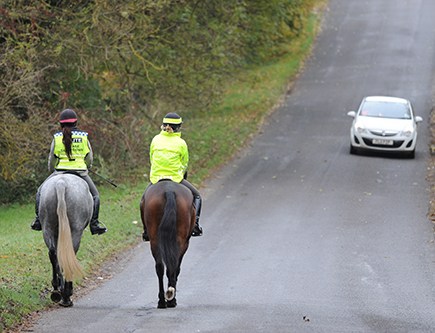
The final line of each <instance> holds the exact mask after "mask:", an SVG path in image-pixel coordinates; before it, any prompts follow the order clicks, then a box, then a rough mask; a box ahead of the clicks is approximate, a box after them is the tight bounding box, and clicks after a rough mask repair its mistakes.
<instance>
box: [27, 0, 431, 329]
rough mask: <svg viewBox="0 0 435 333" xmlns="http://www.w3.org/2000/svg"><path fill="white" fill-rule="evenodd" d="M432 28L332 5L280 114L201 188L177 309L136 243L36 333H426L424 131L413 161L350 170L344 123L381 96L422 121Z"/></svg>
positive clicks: (427, 17) (362, 161)
mask: <svg viewBox="0 0 435 333" xmlns="http://www.w3.org/2000/svg"><path fill="white" fill-rule="evenodd" d="M434 13H435V1H432V0H412V1H409V0H396V1H392V0H391V1H389V0H383V1H379V0H364V1H361V0H331V1H330V4H329V8H328V11H327V13H326V15H325V20H324V24H323V29H322V32H321V34H320V36H319V39H318V41H317V43H316V47H315V49H314V53H313V56H312V58H310V60H309V61H308V62H307V64H306V67H305V70H304V71H303V73H301V75H300V77H299V79H298V81H297V82H296V84H295V85H294V87H293V89H292V91H291V93H289V94H288V96H287V97H286V99H285V102H284V103H283V105H282V107H280V108H279V109H278V110H276V111H275V112H274V113H273V115H271V117H270V118H269V119H268V120H267V122H266V124H265V125H264V127H263V129H262V131H261V134H260V135H259V136H258V137H257V138H256V139H255V140H254V141H253V142H252V145H251V146H250V147H249V148H248V149H247V150H245V151H244V152H243V153H242V154H241V155H240V156H239V157H238V158H236V159H235V160H233V161H232V162H231V163H229V164H228V166H227V167H225V168H224V169H223V170H222V171H221V172H220V173H219V174H217V175H216V176H215V177H214V178H213V179H211V180H210V182H208V183H207V186H206V188H204V189H203V192H204V209H203V215H202V221H203V223H202V224H203V226H204V236H203V237H201V238H195V239H192V241H191V247H190V248H189V250H188V252H187V254H186V256H185V260H184V262H183V265H182V271H181V275H180V278H179V289H178V294H177V296H178V297H177V299H178V304H179V305H178V307H177V308H175V309H166V310H162V309H157V308H156V305H157V277H156V276H155V272H154V262H153V260H152V258H151V255H150V252H149V248H148V244H146V243H144V244H141V245H140V246H138V247H137V248H136V249H135V250H134V251H133V253H132V255H131V257H130V260H129V261H127V262H124V263H123V264H122V267H118V268H119V269H118V270H119V274H117V275H116V276H115V277H114V278H113V279H111V280H110V281H108V282H106V283H104V284H102V285H101V287H99V288H98V289H96V290H95V291H93V292H91V293H90V294H88V295H87V296H86V297H83V298H81V299H75V306H74V307H73V308H69V309H59V310H55V311H49V312H47V313H44V314H43V315H42V316H41V317H40V318H39V319H38V321H37V322H36V323H35V325H34V327H33V328H32V329H33V332H38V333H40V332H41V333H42V332H44V333H51V332H53V333H55V332H56V333H58V332H70V333H71V332H80V333H86V332H89V333H90V332H92V333H94V332H104V333H109V332H117V333H118V332H135V333H142V332H147V333H152V332H179V333H181V332H186V333H191V332H250V333H252V332H433V331H435V306H434V300H435V248H434V242H433V240H434V234H433V227H432V224H431V223H430V222H429V221H428V219H427V211H428V202H429V195H428V184H427V183H426V180H425V177H426V168H427V162H428V157H429V149H428V143H429V130H428V125H427V122H426V123H423V124H420V127H419V130H420V137H419V143H418V145H417V152H416V158H415V159H414V160H410V159H398V158H390V157H382V156H354V155H350V154H349V126H350V124H351V118H349V117H347V116H346V113H347V111H349V110H355V109H356V107H357V106H358V104H359V102H360V100H361V99H362V97H363V96H365V95H374V94H385V95H393V96H401V97H406V98H409V99H410V100H411V101H412V102H413V103H414V107H415V111H416V114H417V115H420V116H422V117H423V118H424V119H425V120H426V121H427V120H428V119H429V112H430V109H431V107H432V94H433V92H434V90H433V87H434V85H433V84H434V73H435V48H434V45H435V21H434V20H433V14H434ZM138 200H139V198H138Z"/></svg>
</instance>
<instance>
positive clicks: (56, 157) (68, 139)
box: [31, 109, 107, 235]
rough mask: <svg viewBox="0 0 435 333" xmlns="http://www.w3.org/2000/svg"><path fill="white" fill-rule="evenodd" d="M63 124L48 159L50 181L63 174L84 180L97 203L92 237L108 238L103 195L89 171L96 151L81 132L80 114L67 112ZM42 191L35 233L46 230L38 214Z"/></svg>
mask: <svg viewBox="0 0 435 333" xmlns="http://www.w3.org/2000/svg"><path fill="white" fill-rule="evenodd" d="M59 123H60V126H61V131H59V132H57V133H56V134H54V137H53V141H52V142H51V148H50V154H49V156H48V170H49V171H52V172H53V173H52V174H51V175H50V176H48V178H51V177H53V176H55V175H58V174H63V173H74V174H76V175H78V176H80V177H81V178H82V179H84V180H85V181H86V183H87V184H88V186H89V190H90V192H91V195H92V198H93V199H94V211H93V214H92V218H91V222H90V226H89V227H90V229H91V233H92V235H100V234H104V233H105V232H106V231H107V228H106V227H104V226H102V225H100V222H99V221H98V214H99V211H100V195H99V193H98V190H97V188H96V186H95V184H94V182H93V181H92V179H91V177H89V175H88V168H90V167H91V166H92V162H93V153H92V147H91V143H90V142H89V140H88V133H86V132H84V131H81V130H79V129H78V128H77V114H76V113H75V112H74V111H73V110H71V109H66V110H63V111H62V112H61V113H60V117H59ZM48 178H47V179H48ZM40 189H41V186H40V187H39V188H38V191H37V193H36V207H35V213H36V218H35V220H34V221H33V223H32V225H31V228H32V229H33V230H41V229H42V227H41V222H40V221H39V212H38V208H39V198H40Z"/></svg>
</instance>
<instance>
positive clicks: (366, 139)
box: [347, 96, 423, 158]
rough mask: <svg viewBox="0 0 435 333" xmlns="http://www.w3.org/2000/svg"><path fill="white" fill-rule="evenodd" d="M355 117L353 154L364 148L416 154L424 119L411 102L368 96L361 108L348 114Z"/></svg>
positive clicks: (410, 154)
mask: <svg viewBox="0 0 435 333" xmlns="http://www.w3.org/2000/svg"><path fill="white" fill-rule="evenodd" d="M347 114H348V115H349V116H351V117H353V118H354V119H353V122H352V127H351V128H350V153H351V154H356V153H358V152H359V151H361V150H366V151H378V152H398V153H403V154H405V155H406V156H408V157H409V158H414V157H415V146H416V143H417V123H419V122H421V121H423V118H421V117H418V116H414V112H413V110H412V105H411V102H410V101H409V100H407V99H404V98H398V97H388V96H367V97H365V98H364V99H363V100H362V102H361V104H360V106H359V108H358V111H356V112H355V111H349V112H348V113H347Z"/></svg>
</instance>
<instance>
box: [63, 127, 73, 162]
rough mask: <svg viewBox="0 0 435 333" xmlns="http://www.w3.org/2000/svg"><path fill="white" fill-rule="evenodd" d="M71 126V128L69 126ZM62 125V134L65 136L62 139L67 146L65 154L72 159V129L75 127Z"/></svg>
mask: <svg viewBox="0 0 435 333" xmlns="http://www.w3.org/2000/svg"><path fill="white" fill-rule="evenodd" d="M68 125H69V126H68ZM68 125H67V124H62V134H63V138H62V143H63V144H64V146H65V152H66V155H67V156H68V158H69V159H71V155H72V149H71V146H72V129H73V126H71V125H70V124H68Z"/></svg>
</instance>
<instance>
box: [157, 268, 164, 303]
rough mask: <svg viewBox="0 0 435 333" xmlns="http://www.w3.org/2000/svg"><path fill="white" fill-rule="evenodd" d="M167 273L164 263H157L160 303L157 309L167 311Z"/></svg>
mask: <svg viewBox="0 0 435 333" xmlns="http://www.w3.org/2000/svg"><path fill="white" fill-rule="evenodd" d="M164 272H165V266H164V265H163V263H162V262H157V261H156V273H157V277H158V278H159V303H158V304H157V308H159V309H165V308H166V299H165V289H164V286H163V275H164Z"/></svg>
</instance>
